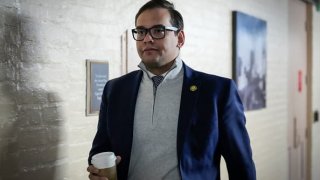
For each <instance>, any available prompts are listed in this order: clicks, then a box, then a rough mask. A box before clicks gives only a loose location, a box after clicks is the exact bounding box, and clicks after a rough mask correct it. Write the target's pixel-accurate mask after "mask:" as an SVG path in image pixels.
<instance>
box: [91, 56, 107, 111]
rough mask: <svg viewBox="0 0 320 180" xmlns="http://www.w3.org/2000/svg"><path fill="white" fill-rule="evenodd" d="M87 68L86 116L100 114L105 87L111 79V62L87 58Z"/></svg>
mask: <svg viewBox="0 0 320 180" xmlns="http://www.w3.org/2000/svg"><path fill="white" fill-rule="evenodd" d="M86 69H87V74H86V79H87V85H86V116H92V115H98V114H99V111H100V104H101V98H102V93H103V89H104V86H105V84H106V83H107V81H108V80H109V63H108V62H107V61H97V60H90V59H87V60H86Z"/></svg>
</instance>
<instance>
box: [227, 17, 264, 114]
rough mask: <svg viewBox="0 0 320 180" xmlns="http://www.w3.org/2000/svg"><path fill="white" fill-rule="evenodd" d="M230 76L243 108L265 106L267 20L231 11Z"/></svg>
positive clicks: (247, 109)
mask: <svg viewBox="0 0 320 180" xmlns="http://www.w3.org/2000/svg"><path fill="white" fill-rule="evenodd" d="M232 17H233V20H232V21H233V30H232V32H233V44H232V46H233V53H232V54H233V55H232V59H233V75H232V76H233V79H234V81H235V82H236V84H237V87H238V92H239V96H240V98H241V100H242V103H243V106H244V109H245V111H250V110H258V109H262V108H265V107H266V75H267V74H266V72H267V69H266V68H267V49H266V48H267V47H266V46H267V42H266V41H267V39H266V38H267V22H266V21H265V20H262V19H259V18H257V17H254V16H251V15H248V14H245V13H243V12H240V11H233V12H232Z"/></svg>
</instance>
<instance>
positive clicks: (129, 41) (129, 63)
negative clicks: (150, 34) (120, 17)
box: [121, 29, 141, 75]
mask: <svg viewBox="0 0 320 180" xmlns="http://www.w3.org/2000/svg"><path fill="white" fill-rule="evenodd" d="M140 61H141V60H140V57H139V55H138V52H137V48H136V41H135V40H134V39H133V37H132V34H131V29H127V30H126V31H125V32H124V33H123V34H122V35H121V64H122V65H121V74H122V75H123V74H126V73H129V72H132V71H135V70H138V69H139V68H138V65H139V63H140Z"/></svg>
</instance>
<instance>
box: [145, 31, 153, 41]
mask: <svg viewBox="0 0 320 180" xmlns="http://www.w3.org/2000/svg"><path fill="white" fill-rule="evenodd" d="M143 42H153V38H152V36H151V35H150V32H147V34H146V36H145V37H144V39H143Z"/></svg>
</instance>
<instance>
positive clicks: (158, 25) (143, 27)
mask: <svg viewBox="0 0 320 180" xmlns="http://www.w3.org/2000/svg"><path fill="white" fill-rule="evenodd" d="M162 26H165V25H163V24H156V25H154V26H151V27H150V28H153V27H162ZM136 28H140V29H149V28H146V27H145V26H137V27H136Z"/></svg>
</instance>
